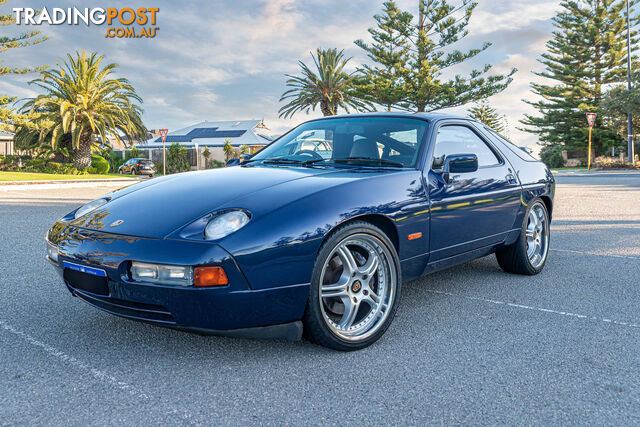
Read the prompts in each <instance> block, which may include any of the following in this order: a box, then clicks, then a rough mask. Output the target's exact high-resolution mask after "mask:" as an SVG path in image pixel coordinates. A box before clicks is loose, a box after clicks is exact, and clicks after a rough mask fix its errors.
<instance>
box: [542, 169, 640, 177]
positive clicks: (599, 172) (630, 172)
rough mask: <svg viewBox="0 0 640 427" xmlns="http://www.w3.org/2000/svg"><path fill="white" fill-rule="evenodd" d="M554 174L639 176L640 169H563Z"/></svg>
mask: <svg viewBox="0 0 640 427" xmlns="http://www.w3.org/2000/svg"><path fill="white" fill-rule="evenodd" d="M552 173H553V175H554V176H594V175H598V176H603V175H618V176H623V175H629V176H637V175H640V170H638V169H598V170H590V171H587V170H584V169H582V170H561V171H552Z"/></svg>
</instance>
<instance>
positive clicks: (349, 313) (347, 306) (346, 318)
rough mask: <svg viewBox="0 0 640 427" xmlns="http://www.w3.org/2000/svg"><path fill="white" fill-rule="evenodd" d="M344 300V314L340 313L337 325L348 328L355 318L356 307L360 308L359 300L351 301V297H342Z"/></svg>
mask: <svg viewBox="0 0 640 427" xmlns="http://www.w3.org/2000/svg"><path fill="white" fill-rule="evenodd" d="M343 301H344V314H343V315H342V319H340V324H338V327H339V328H340V329H349V328H350V327H351V325H353V322H354V321H355V320H356V315H357V314H358V309H359V308H360V303H359V302H353V301H352V300H351V298H343Z"/></svg>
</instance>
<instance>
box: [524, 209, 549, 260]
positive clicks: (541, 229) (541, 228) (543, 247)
mask: <svg viewBox="0 0 640 427" xmlns="http://www.w3.org/2000/svg"><path fill="white" fill-rule="evenodd" d="M548 226H549V225H548V223H547V215H546V213H545V211H544V207H543V206H542V205H541V204H536V205H534V206H533V207H532V208H531V210H530V211H529V218H528V220H527V231H526V236H527V257H528V258H529V262H530V263H531V266H532V267H534V268H538V267H540V266H541V265H542V264H543V263H544V261H545V259H546V258H547V252H548V251H549V227H548Z"/></svg>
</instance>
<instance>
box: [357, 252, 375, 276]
mask: <svg viewBox="0 0 640 427" xmlns="http://www.w3.org/2000/svg"><path fill="white" fill-rule="evenodd" d="M379 265H380V262H379V261H378V255H377V254H376V253H375V252H369V259H368V260H367V262H366V263H365V264H364V265H363V266H361V267H358V272H360V274H362V275H363V276H369V277H371V276H373V275H374V274H375V273H376V271H377V270H378V266H379Z"/></svg>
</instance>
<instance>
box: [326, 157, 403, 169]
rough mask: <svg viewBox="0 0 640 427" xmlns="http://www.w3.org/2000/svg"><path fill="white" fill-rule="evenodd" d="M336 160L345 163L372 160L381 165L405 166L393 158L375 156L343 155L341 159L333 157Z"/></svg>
mask: <svg viewBox="0 0 640 427" xmlns="http://www.w3.org/2000/svg"><path fill="white" fill-rule="evenodd" d="M333 161H334V162H336V163H338V162H343V163H348V162H362V161H364V162H370V163H376V164H378V165H380V166H392V167H396V168H404V164H402V163H400V162H394V161H393V160H387V159H374V158H373V157H343V158H340V159H333Z"/></svg>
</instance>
